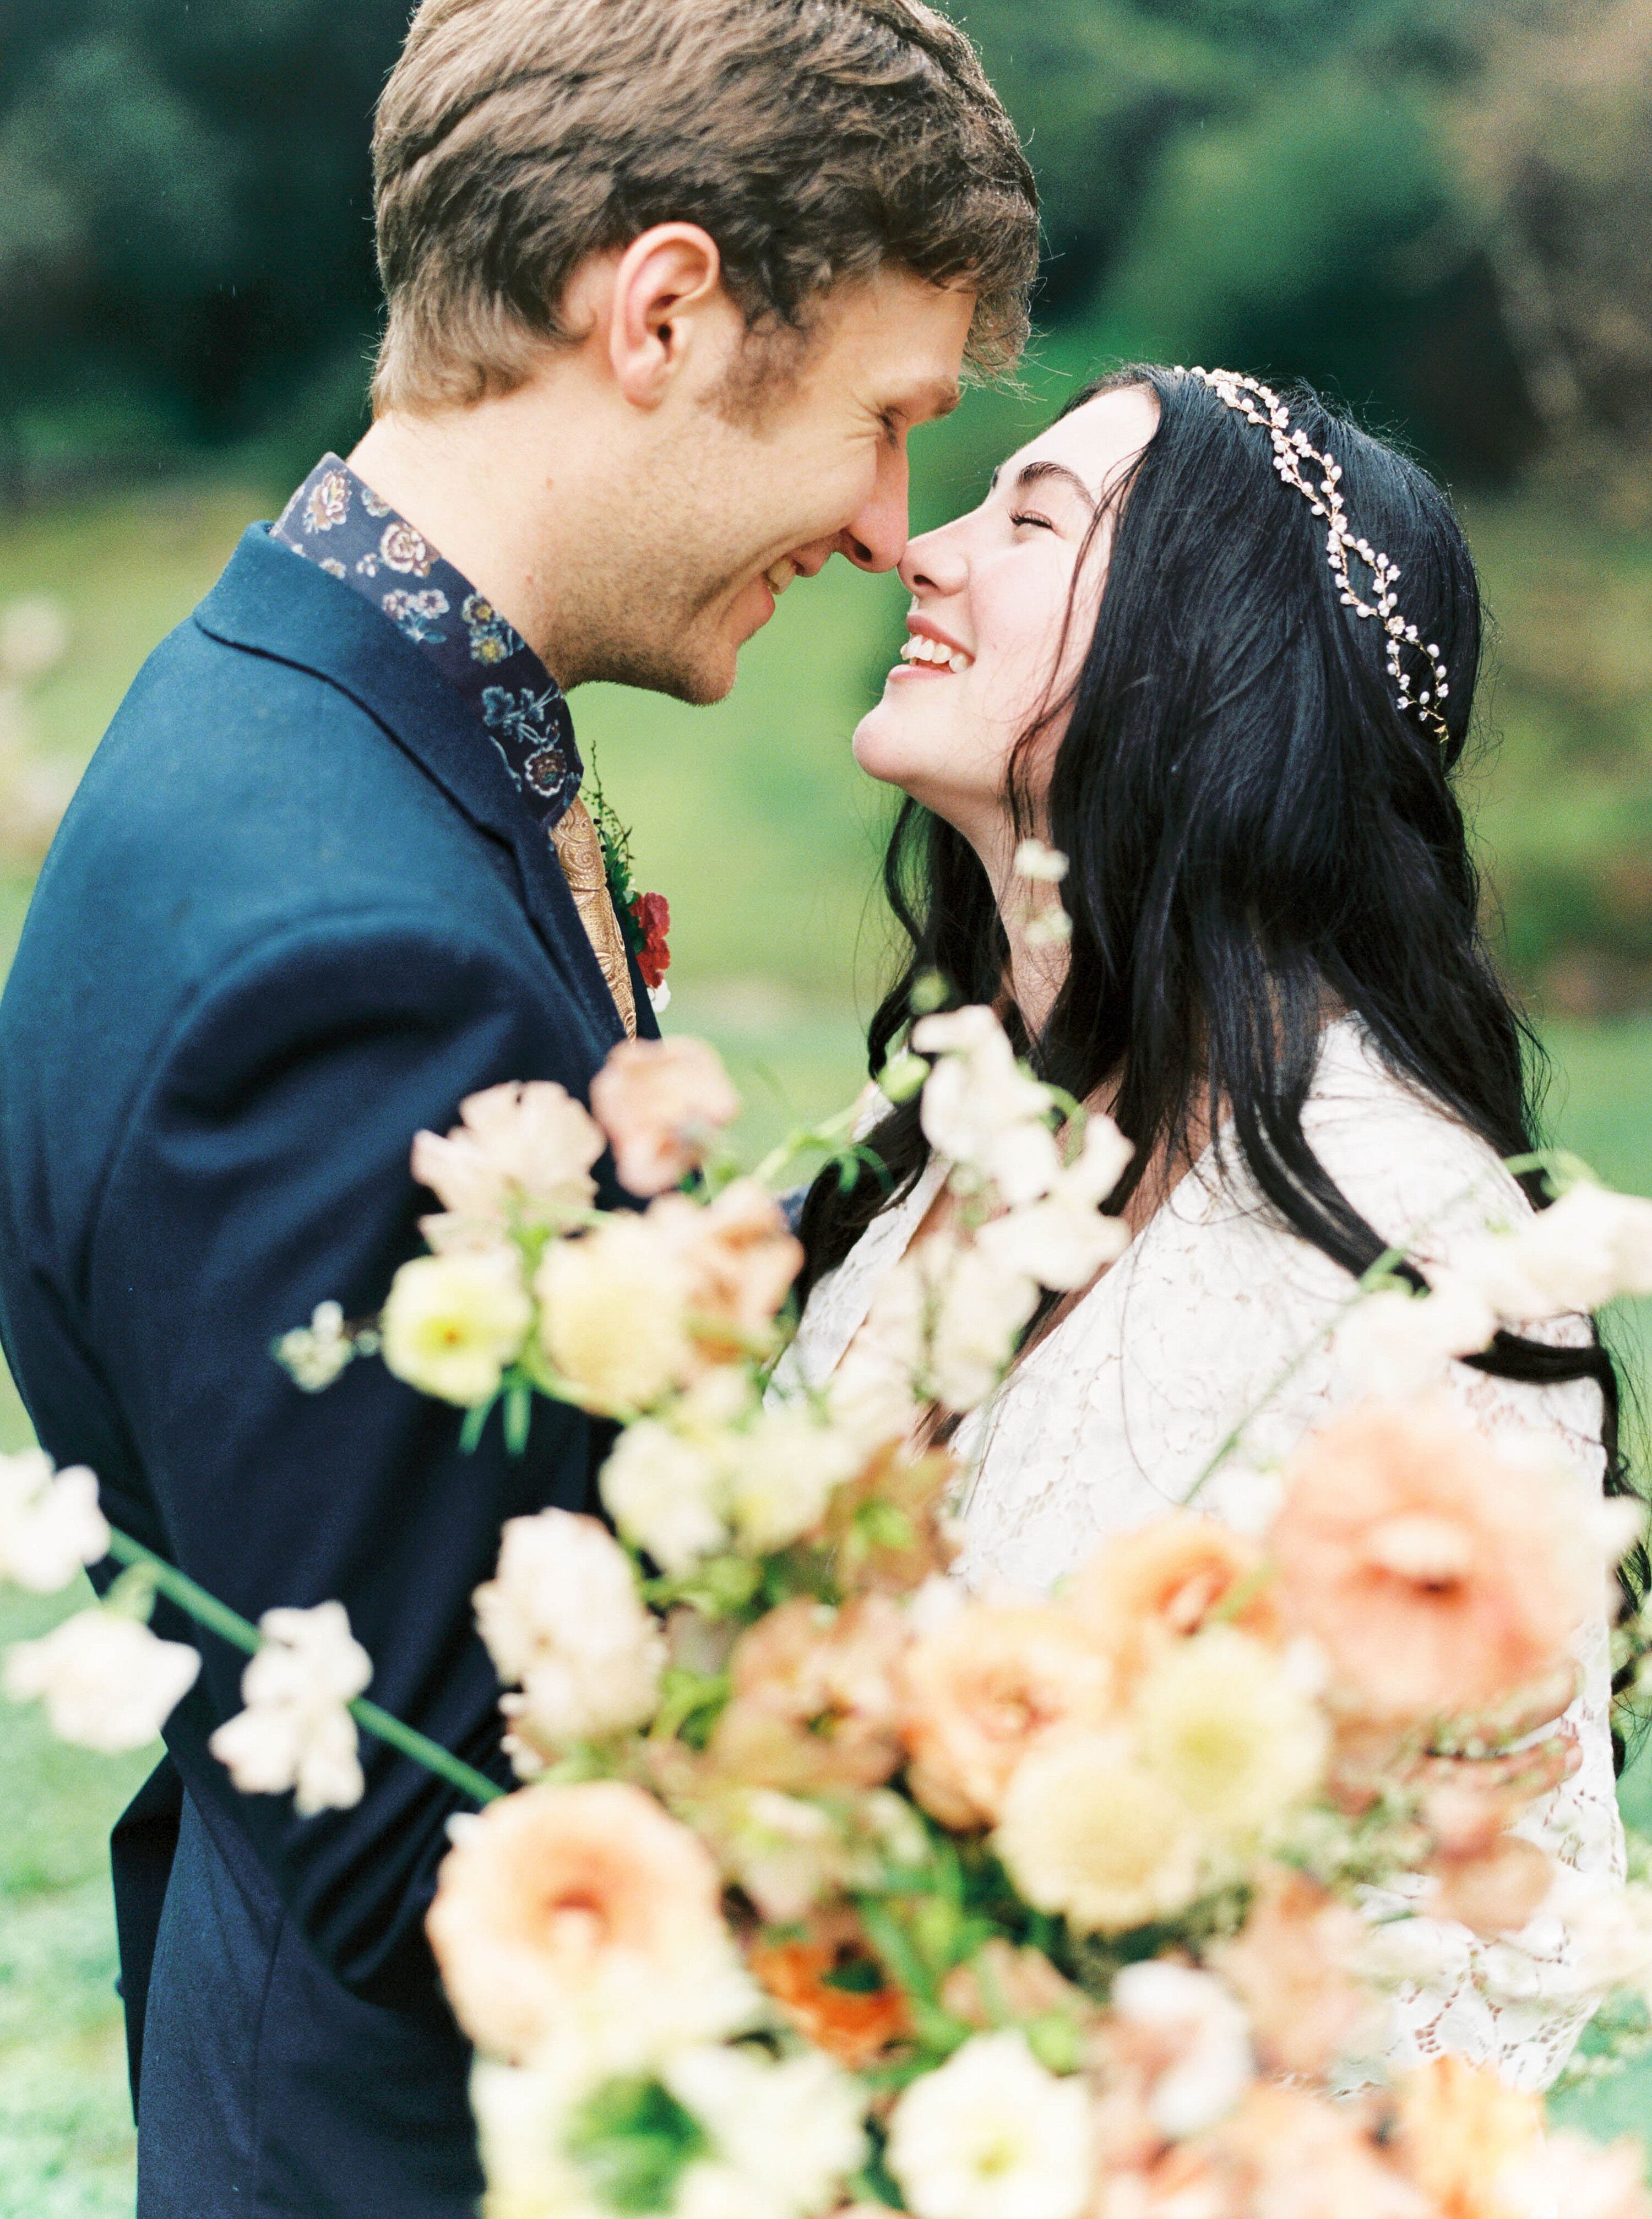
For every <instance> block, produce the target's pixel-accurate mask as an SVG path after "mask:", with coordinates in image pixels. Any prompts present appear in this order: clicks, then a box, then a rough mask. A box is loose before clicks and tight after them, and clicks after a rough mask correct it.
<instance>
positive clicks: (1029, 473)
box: [987, 463, 1098, 516]
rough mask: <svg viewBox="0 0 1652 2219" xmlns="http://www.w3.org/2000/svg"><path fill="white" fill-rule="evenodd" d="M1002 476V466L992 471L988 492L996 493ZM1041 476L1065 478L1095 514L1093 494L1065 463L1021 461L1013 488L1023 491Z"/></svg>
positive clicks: (1095, 504)
mask: <svg viewBox="0 0 1652 2219" xmlns="http://www.w3.org/2000/svg"><path fill="white" fill-rule="evenodd" d="M1002 476H1003V468H1002V467H1000V468H999V469H996V470H994V471H993V473H992V482H991V485H990V486H989V487H988V488H987V491H988V492H989V493H997V490H998V480H999V479H1000V478H1001V477H1002ZM1041 478H1065V481H1066V482H1067V483H1068V484H1069V485H1070V486H1071V488H1072V489H1073V491H1074V492H1075V493H1076V494H1078V498H1079V500H1082V501H1083V502H1084V507H1086V508H1087V509H1089V511H1090V514H1091V515H1092V516H1093V515H1094V514H1095V513H1096V507H1097V506H1098V503H1097V501H1096V496H1095V494H1093V493H1092V492H1091V491H1090V488H1089V487H1088V486H1087V485H1086V484H1085V483H1084V480H1083V478H1081V477H1080V476H1079V475H1078V471H1077V470H1070V469H1068V468H1067V466H1066V464H1065V463H1023V465H1022V468H1021V469H1019V470H1017V471H1016V473H1015V490H1016V491H1017V493H1024V492H1025V491H1026V489H1027V488H1028V486H1034V485H1037V484H1038V482H1039V481H1040V479H1041Z"/></svg>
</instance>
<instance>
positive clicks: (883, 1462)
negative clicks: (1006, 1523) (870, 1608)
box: [820, 1441, 959, 1594]
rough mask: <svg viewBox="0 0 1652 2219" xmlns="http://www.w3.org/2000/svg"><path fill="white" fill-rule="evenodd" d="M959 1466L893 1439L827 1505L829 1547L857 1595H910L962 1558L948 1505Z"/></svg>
mask: <svg viewBox="0 0 1652 2219" xmlns="http://www.w3.org/2000/svg"><path fill="white" fill-rule="evenodd" d="M957 1478H958V1466H957V1464H955V1463H954V1462H953V1458H951V1457H950V1456H949V1455H948V1454H947V1451H945V1450H944V1449H931V1450H929V1451H927V1453H924V1454H922V1455H915V1454H914V1453H913V1451H911V1450H910V1448H909V1447H908V1446H907V1445H906V1444H905V1443H904V1442H902V1441H886V1442H885V1443H884V1445H882V1446H881V1447H880V1448H879V1449H878V1450H877V1451H875V1452H874V1453H873V1455H872V1456H871V1457H869V1458H867V1460H866V1465H865V1466H864V1468H863V1469H862V1470H861V1471H860V1475H859V1476H858V1477H857V1478H855V1479H854V1480H853V1481H852V1482H848V1484H846V1485H844V1486H842V1487H840V1488H839V1489H837V1491H836V1493H835V1495H833V1496H832V1499H831V1501H830V1502H829V1504H828V1505H827V1511H826V1519H825V1522H824V1524H823V1526H822V1527H821V1532H820V1539H821V1543H822V1545H823V1546H824V1547H825V1548H828V1549H829V1550H830V1551H831V1552H832V1557H833V1561H834V1563H835V1566H836V1569H837V1576H838V1579H839V1582H840V1583H841V1584H842V1587H843V1588H845V1589H846V1590H847V1591H848V1593H850V1594H859V1593H864V1592H867V1591H875V1592H878V1593H880V1594H911V1593H913V1591H914V1590H915V1589H916V1588H920V1587H922V1584H923V1582H924V1581H925V1580H926V1579H928V1578H929V1577H930V1576H932V1575H933V1574H935V1573H937V1572H944V1571H945V1570H946V1569H947V1567H948V1565H950V1564H951V1563H952V1561H953V1557H955V1556H956V1555H957V1554H958V1549H959V1534H958V1529H957V1527H956V1526H955V1524H954V1523H953V1519H952V1517H951V1516H950V1514H949V1510H948V1505H949V1504H950V1502H951V1500H952V1494H953V1486H954V1484H955V1483H956V1482H957Z"/></svg>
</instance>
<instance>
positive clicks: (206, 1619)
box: [109, 1526, 506, 1803]
mask: <svg viewBox="0 0 1652 2219" xmlns="http://www.w3.org/2000/svg"><path fill="white" fill-rule="evenodd" d="M109 1554H110V1556H111V1557H114V1558H115V1561H116V1563H122V1564H128V1565H137V1566H139V1567H140V1568H141V1569H142V1571H143V1573H144V1576H145V1577H146V1578H147V1579H149V1580H150V1581H152V1582H153V1584H154V1586H155V1588H156V1589H157V1590H158V1593H160V1594H164V1595H165V1597H166V1599H167V1601H169V1602H174V1603H176V1604H177V1607H178V1608H179V1609H180V1610H181V1611H183V1612H184V1613H186V1614H187V1615H188V1616H189V1617H190V1618H192V1619H195V1621H196V1624H197V1625H204V1626H205V1627H206V1628H207V1630H208V1632H209V1633H215V1634H216V1635H217V1636H218V1637H219V1638H220V1640H221V1641H227V1642H228V1643H229V1644H230V1645H231V1647H232V1648H235V1649H242V1650H245V1651H246V1653H247V1655H248V1656H256V1655H257V1654H258V1650H260V1649H262V1648H263V1647H264V1636H263V1635H262V1634H261V1633H260V1632H258V1627H257V1626H256V1625H253V1624H252V1621H251V1619H245V1618H243V1617H242V1616H241V1615H240V1613H239V1611H233V1610H231V1609H230V1607H229V1606H228V1604H227V1603H221V1602H220V1601H219V1600H218V1598H217V1596H216V1595H211V1594H208V1593H207V1590H206V1589H205V1588H203V1587H199V1586H197V1585H196V1582H195V1581H194V1580H192V1579H190V1578H189V1575H188V1574H187V1573H185V1572H181V1571H179V1570H178V1569H177V1566H176V1565H175V1564H169V1563H167V1561H166V1559H165V1557H158V1556H157V1555H156V1554H155V1552H154V1551H153V1550H152V1549H146V1548H145V1547H144V1545H143V1544H142V1543H141V1542H140V1541H134V1539H133V1538H132V1537H131V1535H130V1534H129V1533H122V1532H120V1531H119V1529H118V1528H117V1527H114V1526H111V1527H110V1529H109ZM350 1714H351V1717H352V1718H353V1719H355V1721H356V1723H357V1725H359V1726H362V1727H363V1728H364V1729H365V1730H366V1731H367V1732H369V1733H370V1734H374V1735H376V1737H377V1738H378V1739H379V1740H380V1741H382V1742H388V1743H389V1745H390V1747H391V1748H392V1749H396V1750H401V1754H402V1755H403V1756H410V1757H412V1759H413V1762H414V1763H415V1764H422V1765H423V1766H424V1768H425V1770H426V1771H427V1772H433V1773H434V1774H435V1775H436V1776H437V1777H438V1780H445V1781H447V1782H448V1784H449V1786H450V1787H456V1788H458V1789H459V1790H460V1792H461V1793H463V1794H465V1795H468V1796H469V1798H470V1799H471V1800H472V1802H474V1803H493V1802H496V1801H497V1800H498V1799H499V1798H500V1796H501V1795H503V1794H504V1793H506V1790H505V1789H504V1788H502V1787H500V1786H499V1785H498V1783H497V1782H496V1781H492V1780H489V1779H488V1775H487V1774H486V1773H482V1772H478V1771H477V1770H476V1769H475V1767H474V1766H473V1765H469V1764H467V1763H466V1762H464V1760H463V1757H457V1756H453V1755H452V1754H451V1752H450V1751H449V1750H445V1749H444V1748H443V1747H442V1745H441V1743H439V1742H434V1741H432V1740H431V1738H430V1737H429V1736H428V1735H427V1734H421V1733H419V1731H417V1730H416V1729H415V1728H414V1727H413V1726H407V1725H402V1723H401V1719H393V1718H392V1717H391V1715H390V1713H389V1712H388V1711H382V1710H381V1709H380V1708H379V1706H378V1705H377V1704H376V1703H370V1702H368V1701H367V1700H365V1699H364V1698H362V1697H357V1700H356V1701H355V1702H353V1703H351V1706H350Z"/></svg>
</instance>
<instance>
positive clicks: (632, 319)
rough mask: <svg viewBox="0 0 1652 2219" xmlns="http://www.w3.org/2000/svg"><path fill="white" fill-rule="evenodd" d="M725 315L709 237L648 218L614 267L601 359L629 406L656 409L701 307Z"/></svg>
mask: <svg viewBox="0 0 1652 2219" xmlns="http://www.w3.org/2000/svg"><path fill="white" fill-rule="evenodd" d="M719 307H721V308H724V309H725V310H727V311H730V312H731V313H737V312H735V311H734V310H733V303H732V302H730V301H729V299H728V296H727V295H726V294H725V292H724V286H723V258H722V256H721V255H720V254H719V253H718V252H717V241H716V240H715V239H713V238H712V237H711V233H709V232H707V231H702V230H701V228H700V227H699V225H698V224H692V223H662V224H656V225H655V227H654V228H653V229H652V230H651V231H645V232H644V233H643V234H642V236H641V237H640V238H638V239H633V240H632V241H631V243H630V246H628V247H627V248H626V250H625V252H624V254H622V255H621V257H620V258H619V261H618V266H617V267H616V269H615V270H614V277H613V289H612V295H611V297H610V303H609V311H608V360H609V364H610V366H611V367H612V370H613V375H614V379H615V382H616V383H617V384H618V387H619V389H620V391H621V392H622V393H623V394H624V396H625V398H626V400H627V401H630V403H631V404H632V406H633V407H638V408H657V407H659V405H660V403H661V401H663V400H664V399H665V397H666V395H667V394H668V391H669V390H670V388H671V386H672V384H673V382H674V380H675V378H676V377H677V376H678V374H679V373H680V370H681V368H682V365H683V363H684V361H685V360H686V357H687V354H688V352H689V350H690V348H691V346H692V344H693V340H694V337H695V334H696V332H697V330H698V329H699V327H700V326H701V325H702V324H703V322H704V320H705V317H706V315H707V312H708V311H715V310H716V309H717V308H719Z"/></svg>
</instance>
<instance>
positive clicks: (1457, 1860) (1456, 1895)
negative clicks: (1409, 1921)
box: [1432, 1834, 1555, 1935]
mask: <svg viewBox="0 0 1652 2219" xmlns="http://www.w3.org/2000/svg"><path fill="white" fill-rule="evenodd" d="M1433 1869H1434V1871H1435V1873H1436V1874H1438V1879H1439V1883H1440V1886H1439V1893H1438V1896H1437V1897H1436V1899H1435V1901H1434V1904H1433V1905H1432V1908H1433V1909H1434V1910H1435V1911H1438V1913H1439V1915H1440V1917H1441V1918H1455V1919H1456V1920H1458V1921H1459V1923H1460V1924H1463V1925H1464V1926H1468V1927H1472V1929H1473V1930H1474V1931H1475V1933H1476V1934H1485V1935H1494V1934H1518V1932H1519V1930H1520V1929H1521V1928H1522V1927H1523V1926H1524V1925H1525V1924H1527V1922H1528V1921H1529V1920H1530V1919H1531V1918H1535V1917H1536V1916H1537V1911H1538V1909H1539V1907H1540V1905H1542V1903H1543V1899H1544V1897H1545V1896H1546V1895H1547V1894H1548V1893H1549V1891H1550V1888H1551V1887H1552V1886H1553V1885H1554V1881H1555V1864H1554V1860H1553V1859H1552V1858H1551V1857H1550V1856H1547V1855H1545V1854H1544V1852H1543V1850H1542V1849H1539V1848H1538V1847H1537V1843H1535V1842H1528V1841H1526V1840H1525V1839H1524V1838H1523V1837H1522V1836H1520V1835H1518V1834H1504V1835H1502V1836H1500V1837H1499V1839H1498V1840H1497V1841H1495V1842H1494V1843H1493V1844H1492V1846H1491V1847H1490V1848H1489V1849H1483V1850H1481V1852H1480V1854H1479V1855H1476V1856H1472V1857H1445V1858H1441V1859H1440V1860H1439V1861H1438V1862H1437V1863H1436V1864H1435V1866H1434V1868H1433Z"/></svg>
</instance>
